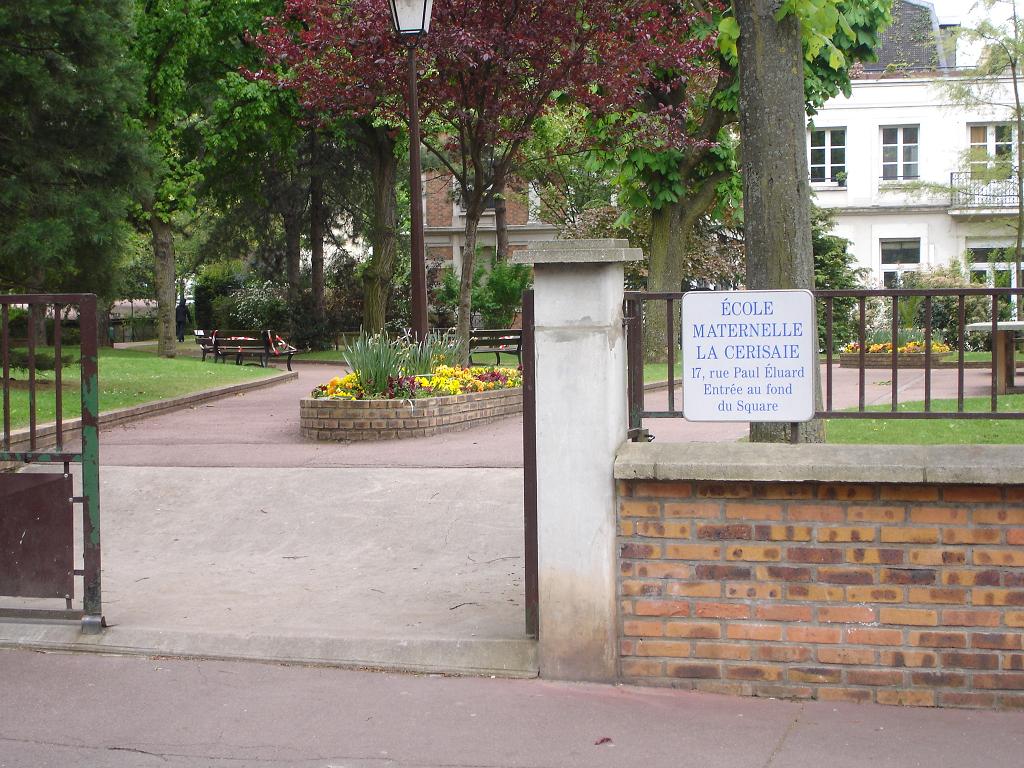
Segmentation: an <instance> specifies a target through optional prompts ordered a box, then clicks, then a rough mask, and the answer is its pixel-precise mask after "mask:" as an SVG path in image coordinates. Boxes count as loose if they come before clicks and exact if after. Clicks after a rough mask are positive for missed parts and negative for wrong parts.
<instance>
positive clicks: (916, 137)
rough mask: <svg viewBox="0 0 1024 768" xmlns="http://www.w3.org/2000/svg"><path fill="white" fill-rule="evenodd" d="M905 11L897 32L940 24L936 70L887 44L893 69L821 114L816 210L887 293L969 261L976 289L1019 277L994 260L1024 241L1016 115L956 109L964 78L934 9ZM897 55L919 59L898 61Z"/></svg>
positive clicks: (811, 151) (871, 76)
mask: <svg viewBox="0 0 1024 768" xmlns="http://www.w3.org/2000/svg"><path fill="white" fill-rule="evenodd" d="M897 6H898V7H897V9H896V10H897V11H899V12H900V14H897V13H895V12H894V15H895V16H896V21H897V24H899V23H900V21H901V19H903V18H909V17H911V16H912V15H915V14H924V15H926V17H927V18H928V19H930V21H931V27H932V36H931V37H930V38H929V39H930V40H931V41H933V42H931V51H930V53H931V57H930V61H926V62H923V63H922V62H920V61H918V62H917V64H918V66H914V64H915V62H914V58H915V57H917V58H918V59H919V58H920V56H921V54H922V52H923V51H925V49H926V48H927V46H921V45H920V40H918V41H917V44H916V45H907V40H906V38H905V37H904V38H900V36H899V35H898V34H896V33H895V32H894V33H893V35H892V36H891V37H890V39H889V40H888V41H884V43H883V56H881V57H880V58H881V59H882V63H883V64H885V67H886V68H885V69H883V70H882V71H875V72H870V71H869V72H865V73H864V74H863V76H861V77H860V78H859V79H857V80H855V81H854V82H853V88H852V91H853V92H852V95H851V96H850V98H845V97H842V96H840V97H838V98H836V99H832V100H831V101H829V102H828V103H827V104H826V105H825V107H824V108H823V109H821V110H820V111H819V112H818V114H817V115H815V116H814V118H813V119H812V121H811V124H810V126H809V129H808V159H809V166H810V173H811V188H812V190H813V191H814V193H815V195H816V203H817V204H818V205H819V206H821V207H823V208H829V209H831V210H832V211H833V212H834V214H835V219H836V227H835V230H834V232H835V234H837V235H839V236H841V237H845V238H847V239H848V240H850V242H851V249H850V250H851V252H852V253H853V254H854V255H855V256H856V258H857V261H858V262H859V264H860V266H862V267H866V268H868V269H869V270H870V273H871V276H872V278H873V279H874V280H875V281H877V282H879V283H884V284H886V285H891V284H893V282H894V281H895V279H896V276H897V275H900V274H902V273H904V272H907V271H912V270H919V269H926V268H929V267H934V266H939V265H945V264H948V263H949V262H950V261H951V260H952V259H955V258H963V257H964V256H965V255H968V253H969V256H970V257H969V261H971V262H973V265H972V271H973V272H974V273H975V279H977V280H979V281H984V282H988V283H991V281H992V280H993V279H994V274H993V271H995V272H999V271H1004V270H1005V271H1007V274H1006V275H1005V276H1003V277H1004V278H1005V279H1009V278H1010V273H1012V269H1011V268H1009V267H1008V265H1007V264H1006V263H1005V261H1004V262H1003V263H996V264H995V265H993V264H992V263H991V262H990V259H992V258H1002V259H1005V257H1003V256H1000V254H1001V251H998V252H997V249H1005V248H1008V247H1009V248H1012V247H1013V246H1014V244H1015V241H1016V223H1017V191H1016V183H1015V181H1014V179H1013V173H1014V168H1015V166H1016V164H1015V162H1013V155H1014V151H1013V145H1014V141H1013V133H1014V132H1013V128H1012V126H1011V125H1010V123H1009V115H1008V110H1006V109H1005V108H998V107H994V106H989V105H984V106H977V107H970V108H965V107H963V106H960V105H958V104H955V103H954V102H953V100H952V99H951V98H950V97H949V95H948V93H947V92H946V90H945V89H944V88H943V84H944V82H946V81H948V80H950V79H952V78H957V77H962V76H963V73H962V72H961V71H959V70H957V69H956V68H955V55H954V54H953V52H952V50H951V49H950V48H949V47H948V46H943V45H941V44H939V43H937V42H934V41H937V40H940V39H942V30H941V29H940V27H939V25H938V22H937V20H936V18H935V15H934V11H932V10H931V5H930V4H929V3H921V2H916V0H901V2H898V4H897ZM894 29H895V27H894ZM894 45H895V46H900V45H902V46H903V49H904V53H906V54H908V55H907V56H905V57H904V58H902V59H900V58H898V57H897V56H895V55H894V52H893V46H894ZM886 46H888V49H887V50H886ZM908 60H909V61H910V63H909V64H902V65H899V66H894V65H893V62H894V61H908ZM922 64H923V66H921V65H922ZM1001 87H1002V88H1003V89H1004V91H1005V94H1006V97H1007V98H1006V99H999V101H1001V102H1003V103H1012V95H1011V93H1010V89H1011V83H1010V81H1009V80H1006V81H1004V82H1002V83H1001Z"/></svg>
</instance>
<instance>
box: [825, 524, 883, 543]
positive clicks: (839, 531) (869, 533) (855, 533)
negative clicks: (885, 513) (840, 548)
mask: <svg viewBox="0 0 1024 768" xmlns="http://www.w3.org/2000/svg"><path fill="white" fill-rule="evenodd" d="M874 540H875V529H874V528H863V527H860V528H856V527H848V526H842V527H832V528H819V529H818V541H821V542H830V541H832V542H835V541H840V542H848V541H858V542H859V541H874Z"/></svg>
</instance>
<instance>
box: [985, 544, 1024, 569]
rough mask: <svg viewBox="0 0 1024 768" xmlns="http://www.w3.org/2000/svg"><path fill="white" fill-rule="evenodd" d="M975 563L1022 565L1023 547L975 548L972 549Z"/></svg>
mask: <svg viewBox="0 0 1024 768" xmlns="http://www.w3.org/2000/svg"><path fill="white" fill-rule="evenodd" d="M974 564H975V565H997V566H998V565H1001V566H1011V567H1015V568H1017V567H1021V566H1024V549H1022V550H1012V549H977V548H975V550H974Z"/></svg>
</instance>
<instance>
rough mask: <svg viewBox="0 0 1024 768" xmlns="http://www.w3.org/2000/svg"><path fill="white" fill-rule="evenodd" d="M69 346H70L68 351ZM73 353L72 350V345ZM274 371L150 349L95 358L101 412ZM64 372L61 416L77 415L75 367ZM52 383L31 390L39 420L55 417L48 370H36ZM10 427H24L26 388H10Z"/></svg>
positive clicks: (105, 352) (104, 352)
mask: <svg viewBox="0 0 1024 768" xmlns="http://www.w3.org/2000/svg"><path fill="white" fill-rule="evenodd" d="M69 351H70V350H69ZM74 352H75V354H76V356H77V349H76V350H74ZM272 373H274V370H273V369H271V368H260V367H258V366H255V365H224V364H220V365H217V364H214V363H212V362H210V361H207V362H205V363H203V362H201V361H199V360H194V359H192V358H180V357H179V358H175V359H173V360H168V359H166V358H159V357H155V356H154V355H153V354H152V352H145V351H139V350H135V349H132V350H128V349H101V350H100V360H99V377H100V411H111V410H116V409H118V408H125V407H127V406H131V405H138V404H140V403H148V402H152V401H154V400H163V399H165V398H169V397H175V396H177V395H186V394H189V393H191V392H199V391H201V390H204V389H210V388H212V387H217V386H223V385H226V384H237V383H240V382H243V381H251V380H253V379H258V378H261V377H263V376H268V375H270V374H272ZM12 374H13V376H12V378H15V379H27V378H28V373H27V372H26V371H12ZM62 375H63V377H64V388H63V392H64V395H63V403H62V405H63V409H62V410H63V415H64V418H65V419H71V418H75V417H77V416H78V415H79V411H80V410H81V409H80V400H79V398H80V394H79V376H80V373H79V368H78V366H77V365H73V366H67V367H65V368H64V370H63V371H62ZM38 378H39V379H41V380H45V381H49V382H51V386H50V387H49V388H47V389H39V390H37V393H36V414H37V417H36V418H37V420H38V423H40V424H45V423H46V422H50V421H53V420H54V416H55V410H56V400H55V398H54V392H53V387H52V382H53V372H52V371H46V372H41V373H39V374H38ZM11 426H12V427H24V426H28V393H27V392H26V391H24V390H21V389H12V390H11Z"/></svg>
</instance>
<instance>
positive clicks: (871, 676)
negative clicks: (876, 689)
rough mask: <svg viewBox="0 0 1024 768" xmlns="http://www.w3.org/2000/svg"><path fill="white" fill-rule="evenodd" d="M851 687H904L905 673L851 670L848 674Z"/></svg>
mask: <svg viewBox="0 0 1024 768" xmlns="http://www.w3.org/2000/svg"><path fill="white" fill-rule="evenodd" d="M846 682H848V683H849V684H850V685H888V686H894V685H902V683H903V673H902V672H900V671H898V670H895V669H851V670H850V671H849V672H847V673H846Z"/></svg>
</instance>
